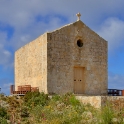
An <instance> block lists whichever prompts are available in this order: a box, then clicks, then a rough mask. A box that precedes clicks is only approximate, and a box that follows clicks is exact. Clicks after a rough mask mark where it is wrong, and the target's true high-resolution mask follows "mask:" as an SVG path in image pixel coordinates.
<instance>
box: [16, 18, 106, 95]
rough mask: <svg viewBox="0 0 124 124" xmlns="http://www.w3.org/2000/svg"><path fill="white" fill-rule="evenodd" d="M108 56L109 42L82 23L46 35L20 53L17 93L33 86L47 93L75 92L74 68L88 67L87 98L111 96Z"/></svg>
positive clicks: (85, 76) (18, 53) (17, 63)
mask: <svg viewBox="0 0 124 124" xmlns="http://www.w3.org/2000/svg"><path fill="white" fill-rule="evenodd" d="M78 40H81V41H82V42H83V47H79V46H78V45H77V41H78ZM107 52H108V48H107V42H106V41H105V40H104V39H103V38H101V37H100V36H99V35H97V34H96V33H95V32H94V31H92V30H91V29H89V28H88V27H87V26H86V25H85V24H84V23H83V22H82V21H80V20H79V21H77V22H74V23H72V24H69V25H66V26H64V27H62V28H60V29H58V30H55V31H53V32H49V33H45V34H44V35H41V36H40V37H39V38H37V39H36V40H34V41H32V42H30V43H29V44H27V45H25V46H24V47H22V48H20V49H19V50H18V51H16V53H15V86H16V89H17V86H18V85H25V84H30V85H32V86H34V87H39V90H40V92H42V91H43V92H45V93H59V94H62V93H66V92H74V67H84V70H85V71H84V89H85V90H84V94H91V95H103V94H107V85H108V73H107V68H108V66H107V64H108V63H107V57H108V55H107Z"/></svg>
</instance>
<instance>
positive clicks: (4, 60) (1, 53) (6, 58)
mask: <svg viewBox="0 0 124 124" xmlns="http://www.w3.org/2000/svg"><path fill="white" fill-rule="evenodd" d="M0 57H1V59H0V65H4V66H8V65H9V64H10V63H11V57H12V55H11V53H10V52H9V51H8V50H5V49H4V47H3V45H1V44H0Z"/></svg>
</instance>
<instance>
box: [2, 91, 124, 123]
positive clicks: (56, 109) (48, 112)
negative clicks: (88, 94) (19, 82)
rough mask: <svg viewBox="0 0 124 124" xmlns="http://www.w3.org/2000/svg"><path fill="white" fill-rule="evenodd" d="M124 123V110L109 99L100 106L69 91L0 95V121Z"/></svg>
mask: <svg viewBox="0 0 124 124" xmlns="http://www.w3.org/2000/svg"><path fill="white" fill-rule="evenodd" d="M15 122H16V124H124V110H123V109H121V110H118V111H117V110H115V109H114V108H113V107H112V106H111V105H110V104H109V103H108V104H106V106H104V107H103V108H102V109H95V108H94V107H92V106H91V105H90V104H87V105H84V104H81V103H80V102H79V101H78V100H77V99H76V98H75V96H74V95H73V94H70V93H67V94H65V95H61V96H60V95H53V96H48V95H47V94H44V93H38V92H33V93H27V94H26V95H25V96H24V97H18V96H9V97H6V96H4V95H3V94H1V95H0V124H9V123H10V124H15Z"/></svg>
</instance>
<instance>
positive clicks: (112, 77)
mask: <svg viewBox="0 0 124 124" xmlns="http://www.w3.org/2000/svg"><path fill="white" fill-rule="evenodd" d="M108 82H109V83H108V88H109V89H124V75H119V74H109V76H108Z"/></svg>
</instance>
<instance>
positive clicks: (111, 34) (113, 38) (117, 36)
mask: <svg viewBox="0 0 124 124" xmlns="http://www.w3.org/2000/svg"><path fill="white" fill-rule="evenodd" d="M123 32H124V21H122V20H119V19H118V18H109V19H107V20H106V21H105V22H104V23H103V24H102V25H101V28H100V30H99V31H98V34H99V35H100V36H102V37H103V38H104V39H106V40H107V41H108V45H109V46H108V48H109V51H110V52H114V51H116V50H117V49H119V48H120V47H122V46H124V42H123V41H124V33H123Z"/></svg>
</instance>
